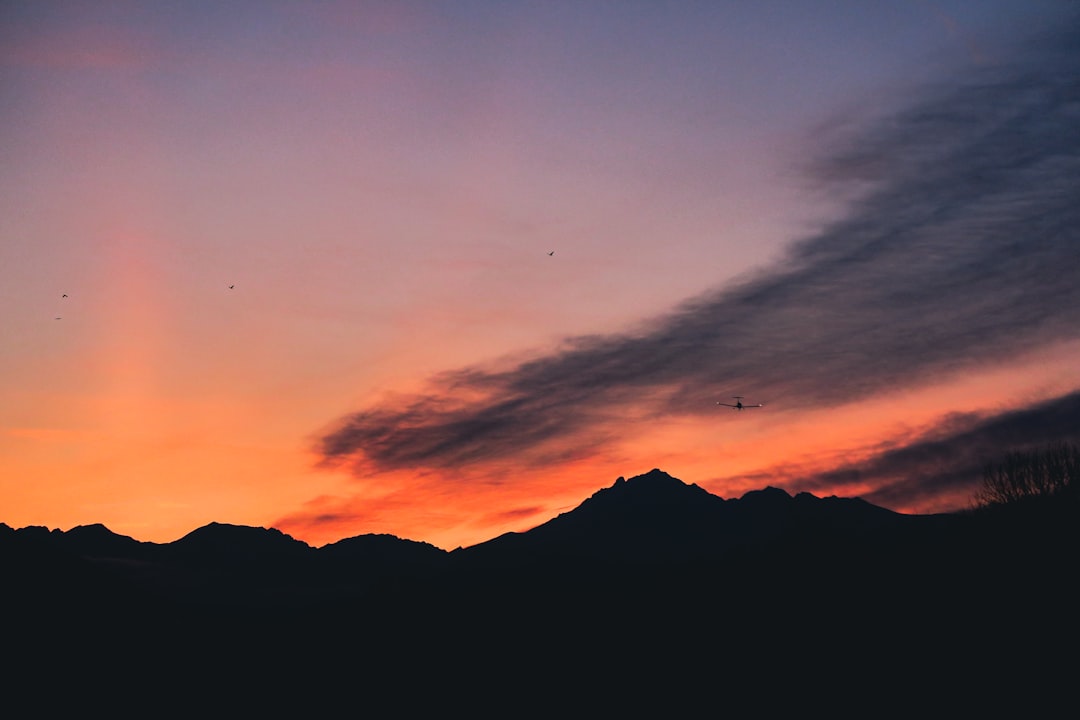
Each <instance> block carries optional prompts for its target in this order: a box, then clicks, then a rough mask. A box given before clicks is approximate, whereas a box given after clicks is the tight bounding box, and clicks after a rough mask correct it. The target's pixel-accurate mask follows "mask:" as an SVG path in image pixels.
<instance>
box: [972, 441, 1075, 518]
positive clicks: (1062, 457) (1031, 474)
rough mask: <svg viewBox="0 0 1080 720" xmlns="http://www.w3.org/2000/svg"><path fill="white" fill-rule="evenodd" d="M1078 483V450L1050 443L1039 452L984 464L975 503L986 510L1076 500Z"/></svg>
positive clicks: (1013, 455) (1023, 453)
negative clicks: (1039, 501) (1027, 502)
mask: <svg viewBox="0 0 1080 720" xmlns="http://www.w3.org/2000/svg"><path fill="white" fill-rule="evenodd" d="M1078 481H1080V447H1078V446H1077V445H1074V444H1072V443H1066V442H1059V443H1052V444H1050V445H1047V446H1046V447H1044V448H1042V449H1038V450H1029V451H1015V452H1011V453H1009V454H1007V455H1006V456H1005V457H1004V458H1002V459H1001V460H1000V461H999V462H997V463H987V465H986V466H985V467H984V469H983V479H982V486H981V487H980V488H979V490H978V491H977V492H976V494H975V503H976V505H978V506H981V507H989V506H994V505H1012V504H1016V503H1018V502H1022V501H1025V500H1028V499H1031V498H1051V497H1054V498H1064V497H1066V496H1069V497H1073V498H1075V497H1076V495H1077V487H1078Z"/></svg>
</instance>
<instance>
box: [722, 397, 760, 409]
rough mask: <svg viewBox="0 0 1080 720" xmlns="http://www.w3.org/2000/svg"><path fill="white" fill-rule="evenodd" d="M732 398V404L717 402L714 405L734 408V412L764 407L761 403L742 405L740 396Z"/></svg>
mask: <svg viewBox="0 0 1080 720" xmlns="http://www.w3.org/2000/svg"><path fill="white" fill-rule="evenodd" d="M732 398H733V399H734V400H735V403H734V404H732V403H726V402H720V401H717V402H716V404H717V405H723V406H725V407H729V408H735V409H736V410H743V409H744V408H756V407H765V406H764V405H763V404H762V403H758V404H757V405H743V402H742V399H743V396H742V395H732Z"/></svg>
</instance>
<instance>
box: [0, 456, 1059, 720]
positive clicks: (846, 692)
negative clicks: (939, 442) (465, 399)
mask: <svg viewBox="0 0 1080 720" xmlns="http://www.w3.org/2000/svg"><path fill="white" fill-rule="evenodd" d="M1075 520H1076V513H1075V509H1073V508H1064V509H1062V508H1060V507H1055V508H1037V509H1034V510H1031V509H1019V510H1015V511H1001V512H982V513H958V514H946V515H933V516H912V515H903V514H898V513H894V512H891V511H888V510H885V509H883V508H880V507H876V506H873V505H870V504H868V503H866V502H863V501H861V500H858V499H853V498H835V497H830V498H818V497H815V496H812V495H808V494H799V495H796V496H794V497H793V496H791V495H789V494H788V493H786V492H784V491H782V490H779V489H776V488H766V489H764V490H761V491H756V492H751V493H747V494H746V495H744V496H743V497H741V498H738V499H729V500H724V499H722V498H719V497H716V496H714V495H711V494H709V493H708V492H706V491H704V490H703V489H701V488H699V487H697V486H695V485H687V484H685V483H683V482H681V481H679V480H678V479H676V478H673V477H671V476H669V475H667V474H665V473H662V472H660V471H659V470H654V471H652V472H650V473H647V474H645V475H641V476H638V477H634V478H630V479H629V480H624V479H622V478H620V479H619V480H617V481H616V482H615V483H614V484H613V485H612V486H611V487H608V488H604V489H602V490H600V491H598V492H597V493H595V494H594V495H593V496H592V497H590V498H588V499H587V500H585V501H584V502H583V503H582V504H581V505H580V506H578V507H577V508H575V509H574V510H573V511H571V512H568V513H564V514H562V515H560V516H558V517H556V518H554V519H552V520H550V521H549V522H547V523H544V524H543V525H540V526H538V527H536V528H534V529H532V530H530V531H528V532H523V533H508V534H506V535H502V536H499V537H497V538H493V539H492V540H490V541H488V542H485V543H481V544H479V545H475V546H472V547H469V548H462V549H458V550H455V551H453V552H446V551H444V550H441V549H439V548H436V547H433V546H431V545H428V544H425V543H418V542H413V541H409V540H403V539H399V538H395V537H392V536H388V535H364V536H359V537H355V538H348V539H346V540H342V541H341V542H338V543H334V544H332V545H327V546H324V547H321V548H313V547H311V546H309V545H307V544H305V543H303V542H300V541H297V540H295V539H293V538H291V537H289V536H287V535H284V534H283V533H280V532H279V531H277V530H273V529H269V530H268V529H263V528H251V527H244V526H235V525H225V524H219V523H213V524H211V525H208V526H206V527H203V528H199V529H197V530H195V531H193V532H192V533H190V534H189V535H187V536H185V537H184V538H181V539H180V540H177V541H176V542H173V543H168V544H154V543H143V542H138V541H136V540H134V539H132V538H127V537H123V536H119V535H116V534H114V533H112V532H110V531H109V530H108V529H107V528H104V527H103V526H100V525H93V526H85V527H79V528H74V529H72V530H69V531H67V532H61V531H58V530H52V531H49V530H47V529H45V528H34V527H31V528H22V529H19V530H13V529H11V528H9V527H7V526H0V571H2V576H0V581H2V582H3V588H4V590H3V603H4V605H3V617H4V618H5V623H6V632H5V638H4V641H5V648H4V650H5V652H4V655H5V658H6V661H7V663H8V668H9V670H8V671H7V672H6V674H5V676H4V678H5V680H6V683H7V686H8V688H10V689H18V690H27V691H32V692H34V693H36V694H35V696H34V697H35V698H36V701H37V702H38V703H39V705H38V707H39V709H41V710H42V714H45V715H48V714H50V712H49V709H50V708H52V709H54V710H56V711H60V710H67V709H70V703H71V702H73V701H74V702H75V704H76V705H78V706H80V707H85V708H91V707H99V708H102V707H106V708H107V707H111V705H110V703H112V704H123V703H124V702H125V700H126V699H133V700H135V699H137V700H138V702H145V699H146V698H147V697H148V696H150V697H152V698H153V699H154V702H155V703H159V704H161V703H164V704H163V705H161V706H160V707H161V708H162V709H164V710H170V709H177V708H184V709H185V710H186V711H193V710H197V709H198V708H202V711H203V712H204V714H211V715H215V716H218V715H229V714H241V715H243V716H250V715H251V714H253V713H255V712H262V711H267V710H269V711H272V712H274V714H282V713H285V712H287V711H288V710H289V709H295V710H297V711H302V712H303V714H305V716H308V715H311V714H318V713H317V709H318V708H340V707H341V703H346V706H345V707H347V708H349V709H350V710H351V711H350V712H349V713H348V714H350V715H352V714H356V715H374V716H376V717H384V716H387V715H394V716H410V717H411V716H417V715H427V714H432V713H433V712H439V713H440V714H459V713H461V712H470V714H498V715H500V716H501V717H506V716H513V717H517V716H531V715H538V714H551V713H554V712H559V714H563V715H570V716H591V715H601V716H605V717H606V716H609V715H611V714H618V713H625V712H633V713H635V716H637V715H639V714H643V713H644V714H663V715H664V716H665V717H670V716H686V715H694V716H697V715H709V716H712V715H726V714H729V713H734V714H737V715H742V714H747V713H746V712H744V711H743V710H740V708H742V709H744V710H745V709H752V710H756V711H757V712H755V713H754V714H765V715H773V714H777V713H780V712H790V711H791V710H792V709H793V708H795V709H798V710H799V711H801V712H810V711H817V712H825V711H836V710H838V709H839V708H842V707H859V708H860V709H861V710H862V712H861V713H860V714H862V715H872V716H877V715H879V714H893V711H899V709H900V708H909V709H917V710H919V711H920V714H923V712H925V710H926V705H925V704H926V703H930V702H933V703H934V705H933V709H934V712H932V713H930V714H934V715H954V714H964V715H969V714H971V713H972V712H975V711H976V710H977V709H978V708H981V707H992V708H993V709H995V710H996V711H1005V709H1006V708H1007V707H1008V706H1009V704H1010V703H1014V704H1016V705H1015V707H1016V708H1017V710H1018V711H1020V710H1022V711H1023V714H1024V715H1025V716H1027V717H1034V716H1038V715H1039V714H1040V710H1041V709H1042V708H1044V707H1051V706H1052V705H1053V703H1055V702H1056V701H1057V700H1058V696H1057V695H1056V694H1055V692H1054V690H1055V689H1058V688H1066V687H1071V683H1072V682H1073V678H1074V677H1075V670H1076V664H1075V660H1073V659H1072V658H1074V657H1075V655H1076V649H1077V646H1076V640H1077V638H1078V634H1077V627H1078V624H1077V623H1078V619H1077V616H1078V614H1077V612H1076V608H1077V607H1078V605H1077V600H1080V593H1078V592H1077V589H1076V587H1075V585H1076V582H1075V566H1076V558H1077V552H1076V551H1077V549H1078V547H1080V543H1078V537H1080V534H1078V526H1077V523H1076V522H1075ZM42 687H44V688H45V690H44V691H43V690H42V689H41V688H42ZM1069 697H1071V695H1070V696H1069ZM867 702H872V703H874V704H873V705H865V704H864V703H867ZM1070 702H1071V700H1070ZM747 703H748V704H747ZM207 708H209V709H210V710H209V711H207Z"/></svg>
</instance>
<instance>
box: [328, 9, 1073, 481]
mask: <svg viewBox="0 0 1080 720" xmlns="http://www.w3.org/2000/svg"><path fill="white" fill-rule="evenodd" d="M1078 37H1080V34H1078V33H1077V32H1076V31H1075V30H1074V29H1069V30H1068V31H1067V32H1065V33H1064V34H1063V36H1061V37H1058V38H1055V39H1054V41H1053V42H1046V41H1045V40H1044V41H1043V42H1041V43H1040V44H1039V46H1038V48H1036V49H1034V50H1029V51H1028V52H1026V53H1025V54H1024V55H1023V56H1022V57H1018V58H1016V59H1015V61H1014V62H1013V63H1011V64H1010V65H1008V66H1000V67H996V68H987V69H983V70H982V71H981V72H982V74H981V75H979V76H978V77H974V78H968V79H967V80H966V81H965V82H963V83H959V82H958V83H954V84H951V85H948V86H942V87H939V88H936V89H934V90H932V91H928V92H927V93H926V94H925V96H924V97H921V98H917V99H915V100H914V101H913V102H911V103H910V104H909V105H908V109H906V110H903V111H901V112H898V113H896V114H894V115H893V116H891V117H889V118H888V119H887V120H885V121H880V122H878V123H877V124H875V125H873V126H871V127H868V128H864V129H863V130H862V131H861V134H860V135H857V136H856V137H854V138H849V139H848V141H847V143H846V144H845V145H844V146H842V147H839V148H834V149H831V150H828V151H827V152H826V154H825V157H824V158H823V160H822V162H821V163H820V164H819V165H818V166H817V167H818V175H817V178H818V180H819V181H820V182H821V183H822V184H824V185H826V186H831V185H832V184H835V183H847V182H857V183H859V186H860V188H862V192H861V194H860V195H859V198H858V199H857V200H855V201H853V204H852V206H851V208H850V210H849V211H848V212H847V213H846V215H845V216H844V217H843V218H841V219H840V220H839V221H837V222H835V223H834V224H832V225H831V226H829V227H827V228H825V229H824V230H823V231H821V232H820V233H818V234H816V235H815V236H813V237H810V238H807V239H805V240H803V241H802V242H800V243H798V244H797V245H796V246H795V247H794V248H793V249H792V251H791V253H790V254H789V256H788V257H787V259H786V260H785V261H783V262H781V263H779V264H778V265H777V266H775V267H773V268H771V269H769V270H768V271H766V272H764V273H761V274H759V275H757V276H755V277H752V278H748V279H746V280H744V281H742V282H741V283H738V284H736V285H733V286H729V287H726V288H722V289H720V290H717V291H715V292H713V293H710V294H707V295H705V296H702V297H699V298H695V299H693V300H691V301H688V302H686V303H684V304H683V305H682V306H680V307H679V308H677V309H676V310H675V311H674V312H673V313H671V314H669V315H667V316H664V317H662V318H659V319H657V320H655V321H653V322H651V323H648V324H647V325H645V326H644V327H643V328H642V329H639V330H638V331H636V332H632V333H630V332H628V333H623V334H615V335H610V336H594V337H584V338H577V339H572V340H569V341H567V342H566V343H565V345H564V346H563V347H561V348H559V349H558V350H556V351H554V352H551V353H549V354H547V355H544V356H542V357H538V358H536V359H534V360H532V361H529V362H523V363H518V364H516V365H513V366H510V367H502V368H494V369H492V368H467V369H464V370H460V371H456V372H452V373H447V374H446V375H445V376H443V377H440V378H436V379H435V381H434V382H433V383H432V393H431V395H430V396H424V397H409V398H400V399H397V400H390V401H385V402H382V403H379V404H377V405H375V406H373V407H370V408H368V409H366V410H362V411H360V412H357V413H354V414H351V415H349V416H347V417H345V418H343V419H341V421H340V422H339V423H338V425H337V426H336V428H335V429H334V430H333V431H331V432H329V433H327V434H326V435H325V436H324V437H323V438H322V439H321V441H320V445H319V451H320V452H321V454H322V455H323V457H325V458H326V459H327V460H328V461H337V460H352V461H361V462H364V463H369V464H371V465H373V466H374V467H376V468H380V469H392V468H402V467H457V466H461V465H463V464H468V463H482V462H487V461H492V460H498V459H507V458H513V459H514V460H515V461H521V462H540V461H541V459H543V458H546V459H550V458H551V457H552V456H572V455H574V454H576V453H581V452H585V451H587V450H588V449H589V448H595V447H597V446H599V445H601V444H603V443H604V442H605V440H606V437H605V436H604V434H603V433H604V428H606V427H608V426H609V423H610V422H611V421H613V420H616V419H619V418H621V417H623V416H624V415H625V414H626V413H629V412H631V411H633V412H637V413H644V414H645V415H646V416H648V415H656V416H662V415H666V414H680V415H685V414H693V413H704V412H711V411H713V410H714V408H713V406H712V403H711V401H712V400H713V399H714V398H712V395H714V394H715V395H727V394H731V393H729V392H727V391H728V390H735V391H744V390H746V389H748V388H750V389H756V388H761V389H766V388H767V391H768V396H769V398H770V400H775V401H782V402H783V404H784V405H785V406H786V407H792V408H798V407H809V406H815V405H822V404H826V405H828V404H832V403H846V402H850V401H854V400H857V399H859V398H864V397H867V396H870V395H873V394H875V393H881V392H884V391H889V390H892V389H895V388H896V387H897V386H898V385H916V384H919V383H922V382H927V381H938V380H942V379H944V378H946V377H948V376H949V375H950V374H951V373H955V372H958V371H961V370H969V369H972V368H977V367H981V366H989V365H993V364H995V363H1000V362H1004V361H1007V360H1010V359H1014V358H1016V357H1018V356H1019V355H1020V354H1022V353H1024V352H1027V351H1029V350H1031V349H1032V348H1033V347H1038V346H1042V345H1046V344H1051V343H1056V342H1059V341H1062V340H1067V339H1073V338H1077V337H1080V133H1078V132H1076V128H1077V127H1078V125H1080V54H1077V53H1075V52H1074V51H1072V50H1071V48H1074V47H1076V44H1075V41H1077V39H1078ZM703 395H706V396H707V397H706V398H705V401H704V402H703Z"/></svg>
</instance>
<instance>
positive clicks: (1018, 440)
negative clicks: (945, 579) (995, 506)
mask: <svg viewBox="0 0 1080 720" xmlns="http://www.w3.org/2000/svg"><path fill="white" fill-rule="evenodd" d="M1057 442H1068V443H1080V391H1077V392H1074V393H1070V394H1069V395H1066V396H1064V397H1060V398H1055V399H1053V400H1048V401H1045V402H1042V403H1038V404H1035V405H1033V406H1031V407H1028V408H1022V409H1018V410H1013V411H1010V412H1004V413H1001V414H998V415H993V416H986V415H980V414H958V415H954V416H952V417H951V418H949V419H948V420H947V421H945V422H943V423H942V424H941V425H939V426H938V427H935V428H934V429H932V430H929V431H927V432H925V433H924V434H922V435H921V436H919V437H918V438H915V439H913V440H910V441H908V442H906V443H904V444H903V445H902V446H899V447H893V448H888V449H883V450H881V451H879V452H877V453H875V454H874V455H873V456H871V457H870V458H868V459H866V460H863V461H860V462H856V463H851V464H848V465H844V466H841V467H838V468H834V469H832V470H829V471H828V472H825V473H820V474H817V475H813V476H810V477H803V478H796V479H793V480H789V481H787V482H785V485H786V486H787V487H789V488H790V489H792V490H797V491H806V492H815V491H819V490H821V489H823V488H828V489H829V490H830V491H831V492H842V490H843V488H844V487H845V486H863V485H869V486H871V487H873V488H875V489H874V490H873V491H872V492H870V493H866V494H864V495H863V497H864V499H866V500H869V501H870V502H873V503H875V504H878V505H883V506H886V507H909V508H910V507H920V506H923V507H925V506H927V504H928V503H930V504H932V503H933V501H934V498H939V497H941V496H943V495H945V496H948V495H950V494H952V495H962V496H967V497H970V495H971V491H972V490H973V489H974V488H975V487H976V486H977V485H978V483H979V482H980V480H981V477H982V472H983V468H984V466H985V464H986V463H988V462H989V463H993V462H995V461H997V460H1000V459H1002V457H1003V453H1004V452H1005V450H1004V448H1008V449H1009V450H1010V451H1011V450H1033V449H1040V448H1042V447H1044V446H1046V445H1048V444H1051V443H1057Z"/></svg>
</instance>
